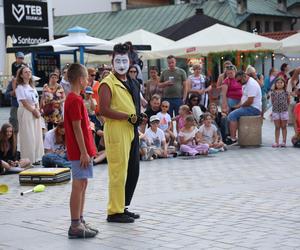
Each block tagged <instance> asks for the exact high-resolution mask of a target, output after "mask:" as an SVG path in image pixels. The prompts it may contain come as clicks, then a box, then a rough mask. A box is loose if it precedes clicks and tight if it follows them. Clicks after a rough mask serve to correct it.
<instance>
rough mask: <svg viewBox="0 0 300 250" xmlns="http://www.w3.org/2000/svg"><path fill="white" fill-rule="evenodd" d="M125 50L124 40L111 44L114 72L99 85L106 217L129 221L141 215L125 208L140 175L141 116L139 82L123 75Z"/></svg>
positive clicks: (126, 64)
mask: <svg viewBox="0 0 300 250" xmlns="http://www.w3.org/2000/svg"><path fill="white" fill-rule="evenodd" d="M128 51H129V48H128V45H126V44H116V45H115V46H114V50H113V55H112V64H113V72H111V73H110V74H109V75H108V76H107V77H105V78H104V79H103V80H102V81H101V83H100V88H99V101H100V107H101V109H100V115H102V116H104V117H105V123H104V141H105V149H106V152H107V161H108V175H109V201H108V209H107V213H108V216H107V221H108V222H119V223H132V222H134V220H135V219H138V218H139V217H140V216H139V215H138V214H136V213H132V212H129V211H128V209H127V208H126V206H129V205H130V202H131V199H132V196H133V193H134V190H135V187H136V184H137V180H138V176H139V139H138V125H139V124H140V123H141V122H142V121H143V118H144V117H143V115H141V114H140V94H139V93H140V90H139V84H138V83H137V82H135V81H134V80H131V79H127V77H126V73H127V71H128V69H129V65H130V61H129V57H128Z"/></svg>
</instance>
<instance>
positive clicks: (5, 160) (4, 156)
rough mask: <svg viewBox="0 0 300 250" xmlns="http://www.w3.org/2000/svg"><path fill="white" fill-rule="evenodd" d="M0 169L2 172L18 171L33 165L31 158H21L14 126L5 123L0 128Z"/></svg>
mask: <svg viewBox="0 0 300 250" xmlns="http://www.w3.org/2000/svg"><path fill="white" fill-rule="evenodd" d="M0 159H1V166H0V169H1V171H0V172H2V173H18V172H21V171H23V170H24V168H28V167H30V166H31V163H30V160H29V159H20V155H19V154H18V152H17V142H16V136H15V134H14V131H13V127H12V125H11V124H9V123H4V124H3V125H2V127H1V130H0Z"/></svg>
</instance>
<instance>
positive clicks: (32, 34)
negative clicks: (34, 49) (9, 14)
mask: <svg viewBox="0 0 300 250" xmlns="http://www.w3.org/2000/svg"><path fill="white" fill-rule="evenodd" d="M5 32H6V36H11V38H12V42H13V46H27V45H34V44H38V43H45V42H47V41H49V31H48V29H35V28H15V27H13V28H12V27H6V28H5Z"/></svg>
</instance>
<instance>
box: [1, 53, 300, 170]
mask: <svg viewBox="0 0 300 250" xmlns="http://www.w3.org/2000/svg"><path fill="white" fill-rule="evenodd" d="M131 53H132V54H131V58H132V59H131V60H132V65H131V66H130V68H129V70H128V72H127V77H128V78H131V79H134V80H135V82H136V83H137V84H139V85H140V89H141V92H140V96H141V109H142V110H144V113H145V114H146V115H147V117H148V119H147V121H145V122H144V123H142V124H141V125H140V126H139V134H140V155H141V159H142V160H153V159H156V158H167V157H176V156H177V155H178V154H179V155H185V156H195V155H207V154H210V153H217V152H222V151H226V150H227V148H228V147H227V145H231V144H234V143H236V142H237V136H238V133H237V128H238V121H239V119H240V117H241V116H261V117H262V119H264V118H265V117H264V113H265V112H266V110H267V109H268V107H270V106H272V114H271V118H272V120H273V121H274V125H275V136H274V137H275V140H274V144H273V145H272V146H273V147H286V143H287V141H286V140H287V124H288V121H289V120H292V121H293V123H294V128H295V134H294V135H293V137H292V143H293V145H294V146H297V147H299V146H300V107H299V105H300V104H299V103H298V102H299V96H300V84H299V79H300V68H296V69H294V70H292V71H290V70H289V65H288V64H283V65H282V66H281V68H280V71H277V70H276V69H274V68H272V69H271V70H270V72H269V74H268V75H267V76H265V77H264V76H263V75H262V74H258V73H257V72H256V69H255V68H254V67H253V66H251V65H249V66H248V67H247V69H246V70H245V71H238V70H237V68H236V66H235V65H234V64H233V63H232V62H230V61H225V62H224V64H223V73H221V74H220V75H219V77H218V80H217V81H216V82H212V81H210V78H209V77H208V76H206V75H205V74H204V73H203V70H202V65H201V64H194V65H192V68H191V70H192V74H191V75H190V76H187V74H186V72H185V71H184V70H183V69H181V68H179V67H177V66H176V58H175V57H174V56H172V55H170V56H168V57H167V64H168V68H167V69H165V70H163V71H162V72H161V73H160V72H159V70H158V68H157V67H156V66H152V67H150V68H149V76H150V78H149V80H144V79H143V78H142V77H141V70H142V66H143V65H142V64H141V62H140V60H139V59H138V57H137V55H136V52H135V51H134V50H132V51H131ZM16 58H17V59H16V62H15V63H14V64H13V65H12V68H13V74H14V76H13V79H12V81H11V82H10V83H9V85H8V88H7V92H6V96H7V97H8V98H10V100H11V112H10V118H9V123H6V124H3V126H2V128H1V131H0V159H1V173H10V172H19V171H22V170H23V169H24V168H27V167H30V166H31V164H42V165H43V166H45V167H70V162H69V161H68V159H67V156H66V148H65V137H64V123H63V116H64V114H63V108H64V101H65V99H66V96H67V95H68V94H69V92H70V83H69V82H68V78H67V72H68V65H66V66H65V67H63V69H62V73H61V74H60V71H59V70H56V71H55V72H52V73H51V74H50V75H49V82H48V83H46V84H45V85H44V86H43V90H42V94H41V97H40V98H39V95H38V92H37V91H36V88H35V85H34V82H33V80H32V72H31V69H30V68H29V67H28V66H27V65H26V64H25V63H24V61H23V59H24V54H23V53H17V57H16ZM109 74H112V68H111V67H109V66H107V65H105V67H102V68H101V69H98V70H97V69H95V68H88V86H87V87H86V89H84V90H83V91H82V93H81V95H82V98H83V100H84V104H85V106H86V108H87V111H88V115H89V118H90V122H91V128H92V130H93V132H94V138H95V144H96V146H97V149H98V153H97V156H96V157H95V159H94V164H98V163H101V162H105V158H106V155H105V141H104V136H103V133H104V132H103V124H104V122H105V118H103V117H101V116H100V112H99V111H100V109H101V107H100V105H99V95H98V89H99V85H100V82H101V80H102V79H104V78H105V77H106V76H108V75H109ZM19 124H22V129H21V130H20V129H19ZM280 132H281V133H282V141H281V142H280ZM17 138H18V141H17ZM17 145H19V151H17Z"/></svg>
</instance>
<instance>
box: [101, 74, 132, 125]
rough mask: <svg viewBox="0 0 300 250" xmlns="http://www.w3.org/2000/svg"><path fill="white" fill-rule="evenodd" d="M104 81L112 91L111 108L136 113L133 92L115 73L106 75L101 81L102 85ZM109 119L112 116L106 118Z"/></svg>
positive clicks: (126, 112)
mask: <svg viewBox="0 0 300 250" xmlns="http://www.w3.org/2000/svg"><path fill="white" fill-rule="evenodd" d="M103 83H106V84H107V86H108V87H109V89H110V92H111V102H110V108H111V109H113V110H115V111H118V112H122V113H125V114H135V113H136V110H135V106H134V103H133V100H132V96H131V94H130V93H129V91H128V89H127V88H126V87H125V86H124V85H123V84H122V83H121V82H120V81H119V80H118V78H117V77H116V76H115V75H114V74H113V73H110V74H109V75H108V76H107V77H105V78H104V79H103V80H102V81H101V83H100V86H101V84H103ZM107 120H110V118H106V121H107Z"/></svg>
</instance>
